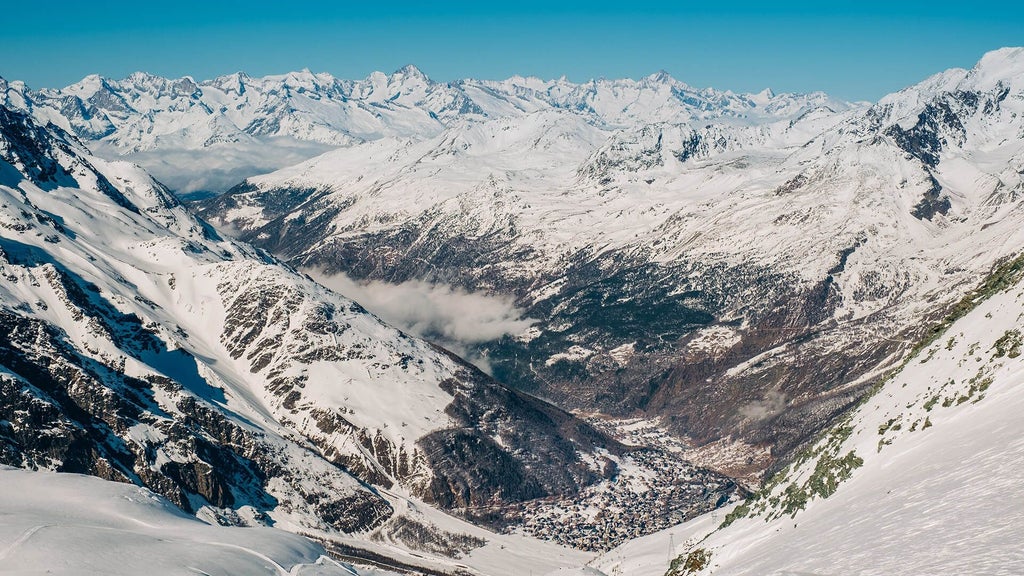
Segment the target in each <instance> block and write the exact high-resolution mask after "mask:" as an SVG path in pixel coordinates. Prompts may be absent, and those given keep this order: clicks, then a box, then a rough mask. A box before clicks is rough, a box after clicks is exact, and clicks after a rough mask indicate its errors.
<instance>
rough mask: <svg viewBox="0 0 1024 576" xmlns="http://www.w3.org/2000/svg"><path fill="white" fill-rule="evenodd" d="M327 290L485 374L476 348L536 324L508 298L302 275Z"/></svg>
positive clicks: (411, 284) (408, 284) (413, 282)
mask: <svg viewBox="0 0 1024 576" xmlns="http://www.w3.org/2000/svg"><path fill="white" fill-rule="evenodd" d="M306 272H308V273H309V274H310V276H312V277H313V278H315V279H316V280H317V281H318V282H320V283H321V284H323V285H324V286H327V287H328V288H330V289H332V290H334V291H336V292H338V293H340V294H343V295H345V296H347V297H348V298H351V299H352V300H355V301H356V302H359V304H360V305H362V306H363V307H364V308H366V309H367V310H369V311H370V312H373V313H374V314H376V315H377V316H379V317H380V318H381V319H383V320H384V321H385V322H387V323H389V324H391V325H393V326H396V327H398V328H400V329H402V330H404V331H405V332H408V333H410V334H413V335H416V336H419V337H421V338H425V339H427V340H430V341H432V342H435V343H437V344H439V345H441V346H444V347H445V348H447V349H449V350H451V351H452V352H455V353H456V354H459V355H460V356H462V357H463V358H465V359H466V360H468V361H470V362H472V363H474V364H476V365H477V367H479V368H480V369H482V370H484V371H485V372H488V373H490V365H489V364H488V362H487V359H486V358H485V357H483V356H481V355H480V354H479V353H478V352H476V351H475V347H476V345H478V344H482V343H484V342H490V341H492V340H497V339H498V338H501V337H502V336H505V335H514V334H520V333H522V332H524V331H525V330H526V329H528V328H529V327H530V326H531V325H533V324H534V323H536V322H537V321H536V320H534V319H532V318H523V311H522V310H520V309H519V308H516V306H515V304H514V303H513V301H512V299H511V298H508V297H504V296H493V295H489V294H483V293H480V292H467V291H465V290H463V289H461V288H455V287H452V286H448V285H445V284H434V283H430V282H424V281H422V280H410V281H408V282H403V283H401V284H391V283H388V282H381V281H379V280H373V281H370V282H360V281H356V280H353V279H352V278H349V277H348V276H347V275H345V274H333V275H325V274H323V273H322V272H320V271H317V270H307V271H306Z"/></svg>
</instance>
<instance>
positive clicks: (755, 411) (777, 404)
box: [740, 390, 786, 420]
mask: <svg viewBox="0 0 1024 576" xmlns="http://www.w3.org/2000/svg"><path fill="white" fill-rule="evenodd" d="M785 408H786V395H785V394H783V393H782V392H779V391H777V390H769V391H768V393H767V394H765V395H764V398H763V399H761V400H757V401H754V402H751V403H750V404H747V405H746V406H744V407H742V408H740V414H742V415H744V416H746V417H747V418H750V419H752V420H764V419H765V418H768V417H770V416H774V415H776V414H778V413H779V412H781V411H782V410H783V409H785Z"/></svg>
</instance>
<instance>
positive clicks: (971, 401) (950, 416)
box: [592, 260, 1024, 576]
mask: <svg viewBox="0 0 1024 576" xmlns="http://www.w3.org/2000/svg"><path fill="white" fill-rule="evenodd" d="M1022 264H1024V261H1020V260H1018V261H1017V262H1016V263H1015V266H1014V267H1013V268H1012V269H1004V272H1005V273H1004V274H1002V276H1001V277H1002V280H1001V281H994V282H990V283H988V284H987V285H986V286H985V287H984V288H983V290H981V291H980V292H978V293H976V294H977V295H978V296H979V297H977V298H974V299H971V300H966V301H965V302H964V303H962V305H961V306H959V307H958V310H960V311H962V310H965V309H968V308H970V306H971V305H972V300H973V302H976V301H977V300H980V299H981V298H982V297H984V296H986V295H988V294H990V293H991V294H993V295H992V296H991V297H990V298H988V299H987V300H984V301H983V302H981V303H980V304H979V305H977V307H976V308H974V309H973V310H971V311H970V312H969V313H967V314H966V315H964V316H963V317H961V318H959V319H958V320H956V321H955V322H952V323H949V322H948V321H947V322H943V323H940V324H939V325H938V327H939V329H937V330H936V331H935V332H933V333H937V337H936V338H935V339H934V340H932V341H931V342H930V343H929V344H927V345H926V346H922V347H921V349H920V351H919V352H918V353H917V354H916V355H914V356H913V357H911V358H909V359H908V361H907V362H906V364H905V365H904V366H903V367H902V368H901V369H898V370H897V371H894V373H893V374H892V375H891V377H890V378H889V379H888V380H887V381H886V382H885V384H884V385H883V386H882V387H881V388H880V389H879V390H878V391H877V392H875V393H874V394H873V395H872V396H871V397H870V398H868V399H867V400H866V401H865V402H864V403H863V404H862V405H861V406H860V407H858V408H857V409H856V410H855V411H854V412H852V413H851V414H850V415H849V416H848V417H847V418H844V419H843V420H842V421H841V422H839V423H838V424H837V425H836V426H835V427H834V428H832V429H831V430H829V431H828V432H827V433H826V434H824V435H823V436H822V439H821V440H820V441H819V442H817V443H816V444H814V445H812V446H811V447H810V448H809V449H808V450H807V452H805V453H804V454H803V455H802V456H801V457H800V458H798V460H797V463H795V464H794V465H793V466H792V467H791V468H787V469H786V470H785V471H783V472H782V473H780V474H779V475H778V476H776V477H775V478H773V479H772V481H771V482H770V483H769V485H768V486H766V487H765V488H764V490H763V491H762V492H761V494H760V495H759V496H758V497H757V498H755V499H753V500H751V501H749V502H747V503H745V504H744V505H742V506H741V507H739V508H737V509H734V511H733V513H732V514H730V515H729V516H726V515H725V514H723V513H718V514H716V515H715V516H714V517H712V515H710V514H709V515H706V516H704V517H701V518H700V519H697V520H695V521H693V522H690V523H686V524H683V525H681V526H677V527H675V528H673V529H671V530H666V531H664V532H662V533H659V534H656V535H652V536H650V537H648V538H645V539H640V540H637V541H634V542H631V543H629V544H626V545H624V546H622V547H620V548H619V549H617V550H614V551H612V552H609V553H608V554H606V555H604V556H603V557H602V558H600V559H599V560H598V561H596V562H594V563H593V564H592V565H593V566H595V567H597V568H599V569H600V570H602V571H603V572H604V573H606V574H630V575H634V576H645V575H652V576H654V575H658V576H660V575H661V574H665V573H666V572H667V571H668V566H667V563H668V562H667V559H666V552H667V551H669V550H671V554H670V555H669V557H676V556H677V555H678V560H677V561H676V569H675V571H674V572H670V573H672V574H689V573H693V574H716V575H723V576H724V575H734V574H749V575H769V574H779V575H795V574H819V575H831V574H835V575H839V574H1007V575H1009V574H1020V573H1022V572H1024V552H1022V550H1021V547H1020V542H1021V538H1022V536H1024V531H1022V527H1021V524H1020V518H1021V517H1022V516H1024V485H1022V484H1021V482H1020V478H1021V477H1022V475H1024V436H1022V432H1024V425H1022V423H1021V422H1022V421H1021V414H1022V413H1024V412H1022V411H1024V358H1022V357H1021V353H1022V349H1021V347H1022V346H1024V336H1022V332H1021V330H1022V326H1024V284H1022V283H1021V282H1020V279H1021V269H1022V267H1024V266H1022ZM940 330H941V332H940ZM744 512H746V514H747V517H741V516H742V514H743V513H744ZM727 518H728V519H729V520H731V521H732V523H731V524H729V525H728V526H727V527H725V528H722V529H719V530H717V531H716V528H717V527H718V526H719V525H720V524H721V523H722V522H723V520H726V519H727ZM673 543H674V544H675V546H674V547H672V548H670V546H671V545H672V544H673ZM687 565H689V566H690V567H691V568H696V567H698V566H700V565H703V566H704V567H703V568H700V569H694V570H689V571H688V570H687V569H686V566H687Z"/></svg>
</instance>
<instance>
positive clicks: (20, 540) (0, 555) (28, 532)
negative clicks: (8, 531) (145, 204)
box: [0, 524, 50, 560]
mask: <svg viewBox="0 0 1024 576" xmlns="http://www.w3.org/2000/svg"><path fill="white" fill-rule="evenodd" d="M49 526H50V525H49V524H40V525H39V526H34V527H32V528H29V529H28V530H25V532H24V533H23V534H22V535H21V536H18V539H17V540H15V541H14V542H12V543H11V545H10V546H8V547H7V549H6V550H4V551H3V552H0V560H4V559H5V558H7V556H8V555H10V553H11V552H14V551H15V550H17V549H18V548H20V547H21V545H22V544H24V543H25V542H28V539H29V538H31V537H32V536H34V535H35V533H36V532H39V531H40V530H42V529H43V528H48V527H49Z"/></svg>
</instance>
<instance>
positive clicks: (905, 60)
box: [0, 0, 1024, 100]
mask: <svg viewBox="0 0 1024 576" xmlns="http://www.w3.org/2000/svg"><path fill="white" fill-rule="evenodd" d="M777 4H782V3H766V2H745V1H741V0H735V1H732V2H724V3H722V2H712V1H709V0H704V1H703V2H699V3H695V2H687V1H685V0H680V1H676V2H643V1H634V2H616V3H611V2H600V1H591V2H580V1H576V0H561V1H559V0H551V1H549V2H537V1H523V2H505V3H498V2H487V1H486V0H478V1H476V2H462V1H454V2H407V1H404V0H392V1H367V2H361V3H353V2H345V1H334V2H281V1H264V0H247V1H245V2H242V1H219V2H218V1H214V0H210V1H207V2H201V1H196V0H178V1H175V2H171V3H152V4H151V3H146V2H138V1H136V2H114V1H104V0H99V1H93V2H89V1H88V0H81V1H78V2H65V1H63V0H57V1H51V2H48V3H45V4H37V3H30V2H15V3H10V5H8V6H5V7H4V9H3V21H0V76H3V77H4V78H7V79H8V80H24V81H26V82H27V83H28V84H29V85H30V86H31V87H33V88H41V87H59V86H64V85H66V84H69V83H71V82H74V81H77V80H79V79H81V78H82V77H83V76H85V75H87V74H91V73H98V74H101V75H104V76H111V77H116V78H120V77H124V76H126V75H128V74H129V73H131V72H134V71H136V70H143V71H147V72H151V73H154V74H159V75H163V76H174V77H177V76H183V75H191V76H193V77H195V78H197V79H205V78H212V77H214V76H217V75H220V74H227V73H231V72H234V71H238V70H244V71H246V72H248V73H249V74H252V75H264V74H274V73H282V72H286V71H289V70H298V69H301V68H309V69H311V70H313V71H317V72H320V71H326V72H330V73H332V74H334V75H336V76H339V77H343V78H362V77H365V76H366V75H367V74H368V73H370V72H372V71H373V70H383V71H385V72H390V71H393V70H395V69H397V68H399V67H401V66H403V65H405V64H410V63H411V64H415V65H417V66H418V67H420V68H421V69H422V70H423V71H424V72H426V73H427V75H429V76H430V77H432V78H434V79H435V80H453V79H457V78H464V77H474V78H487V79H497V78H505V77H508V76H511V75H513V74H522V75H534V76H540V77H542V78H555V77H559V76H562V75H565V76H567V77H568V78H569V79H570V80H573V81H584V80H588V79H590V78H597V77H606V78H620V77H632V78H639V77H642V76H645V75H647V74H651V73H653V72H656V71H658V70H666V71H668V72H669V73H671V74H672V75H673V76H674V77H676V78H677V79H679V80H682V81H684V82H686V83H688V84H691V85H693V86H697V87H705V86H714V87H716V88H722V89H731V90H736V91H759V90H761V89H763V88H765V87H771V88H773V89H774V90H776V91H811V90H824V91H826V92H829V93H831V94H833V95H835V96H838V97H840V98H847V99H864V100H875V99H877V98H879V97H880V96H882V95H884V94H886V93H888V92H891V91H894V90H897V89H899V88H902V87H904V86H906V85H909V84H912V83H914V82H917V81H919V80H921V79H923V78H925V77H927V76H929V75H931V74H933V73H935V72H939V71H941V70H944V69H946V68H950V67H954V66H960V67H970V66H971V65H973V63H974V62H976V61H977V60H978V58H980V57H981V55H982V54H983V53H985V52H986V51H988V50H992V49H995V48H999V47H1002V46H1019V45H1024V6H1022V5H1024V2H1019V3H1013V2H1001V1H996V2H970V1H969V0H968V1H961V2H944V1H941V0H939V1H933V2H921V1H916V0H911V1H908V2H900V1H897V0H891V1H889V2H874V1H862V2H848V1H842V0H841V1H834V2H829V1H827V0H825V1H821V2H814V3H812V2H790V3H784V4H782V5H777Z"/></svg>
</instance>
